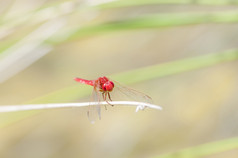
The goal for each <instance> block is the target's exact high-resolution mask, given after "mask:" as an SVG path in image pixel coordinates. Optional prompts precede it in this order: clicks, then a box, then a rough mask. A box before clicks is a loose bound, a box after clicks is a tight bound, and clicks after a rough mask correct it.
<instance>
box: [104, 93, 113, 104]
mask: <svg viewBox="0 0 238 158" xmlns="http://www.w3.org/2000/svg"><path fill="white" fill-rule="evenodd" d="M107 95H108V98H109V100H110V101H112V99H111V96H110V93H109V92H107V93H106V94H105V98H106V97H107ZM105 101H106V102H107V103H108V104H109V105H111V106H114V105H112V104H111V103H109V102H108V101H107V100H106V99H105Z"/></svg>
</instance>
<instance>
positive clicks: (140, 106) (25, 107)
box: [0, 101, 162, 112]
mask: <svg viewBox="0 0 238 158" xmlns="http://www.w3.org/2000/svg"><path fill="white" fill-rule="evenodd" d="M110 103H111V104H113V105H131V106H136V107H137V108H136V112H137V111H139V110H143V109H144V108H145V107H149V108H152V109H157V110H162V107H160V106H158V105H154V104H149V103H144V102H135V101H112V102H110ZM97 104H98V102H82V103H53V104H28V105H2V106H0V112H17V111H26V110H44V109H54V108H72V107H83V106H90V105H97ZM106 104H108V103H107V102H105V101H104V102H100V105H106Z"/></svg>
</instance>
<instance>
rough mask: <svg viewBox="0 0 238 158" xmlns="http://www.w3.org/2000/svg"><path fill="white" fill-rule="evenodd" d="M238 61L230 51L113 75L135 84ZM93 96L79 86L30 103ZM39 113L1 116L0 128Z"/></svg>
mask: <svg viewBox="0 0 238 158" xmlns="http://www.w3.org/2000/svg"><path fill="white" fill-rule="evenodd" d="M237 59H238V50H229V51H225V52H222V53H213V54H207V55H202V56H198V57H193V58H188V59H182V60H178V61H173V62H168V63H163V64H158V65H153V66H148V67H144V68H139V69H136V70H131V71H127V72H122V73H117V74H114V75H111V76H110V77H112V78H113V79H115V80H117V81H119V82H121V83H125V84H135V83H139V82H145V81H148V80H151V79H156V78H160V77H166V76H169V75H174V74H179V73H183V72H187V71H192V70H197V69H201V68H205V67H209V66H213V65H216V64H221V63H224V62H230V61H233V60H237ZM69 80H70V79H69ZM90 94H91V90H90V87H87V86H81V87H79V86H78V84H77V85H75V86H72V87H68V88H65V89H62V90H59V91H57V92H54V93H51V94H48V95H45V96H43V97H40V98H38V99H35V100H33V101H30V102H28V103H31V104H33V103H57V102H58V103H59V102H68V101H72V100H76V99H80V98H82V97H85V96H87V95H90ZM36 113H37V112H24V113H23V112H15V113H6V114H0V127H4V126H7V125H10V124H12V123H14V122H17V121H19V120H22V119H23V118H27V117H29V116H32V115H33V114H36Z"/></svg>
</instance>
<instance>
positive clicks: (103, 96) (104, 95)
mask: <svg viewBox="0 0 238 158" xmlns="http://www.w3.org/2000/svg"><path fill="white" fill-rule="evenodd" d="M102 98H103V100H105V101H106V93H105V92H102ZM106 102H107V101H106ZM107 103H108V102H107ZM104 107H105V110H107V106H106V105H104Z"/></svg>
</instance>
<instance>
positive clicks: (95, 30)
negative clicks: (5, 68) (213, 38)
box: [47, 11, 238, 44]
mask: <svg viewBox="0 0 238 158" xmlns="http://www.w3.org/2000/svg"><path fill="white" fill-rule="evenodd" d="M236 22H238V12H237V11H229V12H214V13H170V14H153V15H143V16H139V17H134V18H129V19H124V20H120V21H114V22H107V23H103V24H95V25H91V26H87V27H78V28H74V29H71V30H69V31H67V32H64V33H63V34H58V35H56V36H54V37H52V38H51V39H49V40H48V41H47V42H48V43H50V44H60V43H62V42H68V41H71V40H76V39H79V38H82V37H88V36H92V35H98V34H102V33H108V32H114V31H117V32H119V31H122V30H135V29H153V28H168V27H175V26H186V25H195V24H209V23H216V24H228V23H236Z"/></svg>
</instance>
